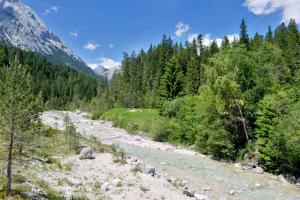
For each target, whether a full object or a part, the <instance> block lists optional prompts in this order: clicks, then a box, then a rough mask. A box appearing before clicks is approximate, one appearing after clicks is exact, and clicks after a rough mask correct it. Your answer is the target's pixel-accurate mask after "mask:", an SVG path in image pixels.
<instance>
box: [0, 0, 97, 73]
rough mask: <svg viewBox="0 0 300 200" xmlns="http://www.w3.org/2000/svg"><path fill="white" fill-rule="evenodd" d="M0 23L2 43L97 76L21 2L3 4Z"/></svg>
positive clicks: (7, 0)
mask: <svg viewBox="0 0 300 200" xmlns="http://www.w3.org/2000/svg"><path fill="white" fill-rule="evenodd" d="M0 19H1V20H0V43H4V44H6V45H10V46H14V47H17V48H21V49H23V50H29V51H33V52H37V53H39V54H41V55H42V56H45V57H46V58H48V59H49V60H50V61H52V62H54V63H59V64H66V65H69V66H72V67H74V68H77V69H79V70H81V71H84V72H87V73H89V74H94V75H95V73H94V72H93V71H92V70H91V69H90V68H89V67H88V66H87V65H86V64H85V63H84V62H83V61H82V60H81V59H80V58H79V57H78V56H77V55H76V54H75V53H74V52H73V51H72V50H71V49H70V48H68V47H67V45H65V44H64V43H63V41H62V40H61V39H60V38H59V37H57V36H56V35H55V34H54V33H52V32H51V31H50V30H49V29H48V28H47V26H46V25H45V24H44V22H43V21H42V20H41V18H40V17H39V16H38V15H37V14H36V13H35V12H34V11H33V10H32V9H31V8H30V7H28V6H26V5H24V4H23V3H22V2H20V1H19V0H0Z"/></svg>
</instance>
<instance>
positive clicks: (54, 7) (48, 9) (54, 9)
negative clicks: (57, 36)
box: [43, 6, 58, 16]
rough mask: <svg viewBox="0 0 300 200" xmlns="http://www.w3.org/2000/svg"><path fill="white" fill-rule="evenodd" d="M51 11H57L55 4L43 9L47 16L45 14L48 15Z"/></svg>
mask: <svg viewBox="0 0 300 200" xmlns="http://www.w3.org/2000/svg"><path fill="white" fill-rule="evenodd" d="M51 12H55V13H57V12H58V7H57V6H52V7H51V8H47V9H45V11H44V13H43V15H45V16H47V15H49V14H50V13H51Z"/></svg>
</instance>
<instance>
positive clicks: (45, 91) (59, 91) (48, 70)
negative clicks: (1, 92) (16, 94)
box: [0, 45, 98, 109]
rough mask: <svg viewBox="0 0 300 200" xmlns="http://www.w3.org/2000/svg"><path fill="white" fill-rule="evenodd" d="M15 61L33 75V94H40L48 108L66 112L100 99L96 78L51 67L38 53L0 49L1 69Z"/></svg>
mask: <svg viewBox="0 0 300 200" xmlns="http://www.w3.org/2000/svg"><path fill="white" fill-rule="evenodd" d="M15 59H17V60H18V62H19V63H20V64H21V65H22V66H23V67H24V68H25V69H26V71H27V72H28V73H29V74H30V76H31V79H32V80H31V89H32V93H33V94H35V95H38V94H39V93H40V94H41V97H42V100H43V102H45V103H46V104H45V106H47V107H49V108H55V109H66V108H67V107H68V106H69V105H70V104H71V103H76V102H79V101H81V100H82V101H86V102H87V101H89V100H90V99H91V98H92V97H95V96H96V95H97V83H98V80H97V78H95V77H92V76H89V75H86V74H84V73H82V72H79V71H77V70H75V69H72V68H70V67H69V66H66V65H59V64H52V63H50V62H48V61H47V60H46V59H45V58H43V57H41V56H40V55H38V54H36V53H33V52H29V51H22V50H20V49H18V48H13V47H8V46H4V45H0V69H2V68H5V67H7V66H10V63H11V62H14V61H15Z"/></svg>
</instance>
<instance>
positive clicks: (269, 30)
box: [265, 26, 273, 42]
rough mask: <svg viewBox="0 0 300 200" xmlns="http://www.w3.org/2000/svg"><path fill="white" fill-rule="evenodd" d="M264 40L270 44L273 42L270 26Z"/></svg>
mask: <svg viewBox="0 0 300 200" xmlns="http://www.w3.org/2000/svg"><path fill="white" fill-rule="evenodd" d="M265 40H266V41H268V42H271V41H272V40H273V31H272V27H271V26H269V27H268V32H267V34H266V37H265Z"/></svg>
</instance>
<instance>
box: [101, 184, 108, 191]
mask: <svg viewBox="0 0 300 200" xmlns="http://www.w3.org/2000/svg"><path fill="white" fill-rule="evenodd" d="M107 191H109V183H108V182H105V183H103V184H102V185H101V192H107Z"/></svg>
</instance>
